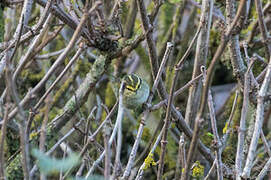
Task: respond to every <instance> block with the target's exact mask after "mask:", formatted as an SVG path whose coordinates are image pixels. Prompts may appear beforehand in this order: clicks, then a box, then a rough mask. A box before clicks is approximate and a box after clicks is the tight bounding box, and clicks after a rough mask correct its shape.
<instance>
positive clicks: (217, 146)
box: [208, 90, 223, 180]
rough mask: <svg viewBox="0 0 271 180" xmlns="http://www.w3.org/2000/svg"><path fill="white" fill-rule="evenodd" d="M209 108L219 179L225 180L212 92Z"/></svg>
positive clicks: (209, 96) (209, 98)
mask: <svg viewBox="0 0 271 180" xmlns="http://www.w3.org/2000/svg"><path fill="white" fill-rule="evenodd" d="M208 106H209V112H210V118H211V124H212V131H213V134H214V142H213V146H214V148H215V156H216V160H217V161H216V164H217V167H216V169H217V179H218V180H223V172H222V158H221V153H222V151H221V147H222V143H221V140H220V138H219V135H218V131H217V124H216V117H215V108H214V102H213V97H212V94H211V91H210V90H209V94H208Z"/></svg>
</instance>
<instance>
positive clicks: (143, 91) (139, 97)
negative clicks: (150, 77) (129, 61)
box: [123, 74, 150, 109]
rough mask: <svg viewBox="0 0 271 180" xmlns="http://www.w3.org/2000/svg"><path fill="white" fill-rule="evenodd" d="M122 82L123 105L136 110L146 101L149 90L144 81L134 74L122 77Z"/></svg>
mask: <svg viewBox="0 0 271 180" xmlns="http://www.w3.org/2000/svg"><path fill="white" fill-rule="evenodd" d="M123 81H124V83H125V85H124V91H123V104H124V105H125V107H126V108H128V109H136V108H138V107H139V106H141V105H142V104H143V103H145V102H146V101H147V99H148V97H149V94H150V88H149V85H148V83H147V82H146V81H145V80H144V79H142V78H140V77H139V76H137V75H136V74H129V75H126V76H124V78H123Z"/></svg>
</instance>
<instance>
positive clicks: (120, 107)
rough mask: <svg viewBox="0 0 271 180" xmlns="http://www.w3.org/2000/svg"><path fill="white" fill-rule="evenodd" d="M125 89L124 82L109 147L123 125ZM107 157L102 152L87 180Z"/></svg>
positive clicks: (120, 91) (90, 170)
mask: <svg viewBox="0 0 271 180" xmlns="http://www.w3.org/2000/svg"><path fill="white" fill-rule="evenodd" d="M123 88H124V82H123V81H122V83H121V85H120V90H119V109H118V115H117V120H116V123H115V126H114V129H113V132H112V133H111V136H110V139H109V142H108V145H109V147H110V146H111V145H112V143H113V140H114V138H115V136H116V133H117V130H118V126H119V123H121V121H122V118H123V113H124V105H123ZM104 156H105V151H103V152H102V154H101V155H100V156H99V158H98V159H97V160H96V161H95V162H94V163H93V164H92V167H91V168H90V169H89V171H88V172H87V174H86V178H88V177H89V176H90V175H91V174H92V173H93V172H94V170H95V168H96V167H97V166H98V164H99V163H100V162H101V161H102V160H103V158H104Z"/></svg>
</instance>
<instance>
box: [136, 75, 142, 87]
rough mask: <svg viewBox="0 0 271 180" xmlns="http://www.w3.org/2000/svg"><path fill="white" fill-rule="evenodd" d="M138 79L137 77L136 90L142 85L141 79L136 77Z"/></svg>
mask: <svg viewBox="0 0 271 180" xmlns="http://www.w3.org/2000/svg"><path fill="white" fill-rule="evenodd" d="M136 77H137V84H136V86H135V88H136V89H138V88H139V86H140V84H141V79H140V78H139V77H138V76H136Z"/></svg>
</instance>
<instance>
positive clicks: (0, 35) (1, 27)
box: [0, 8, 5, 42]
mask: <svg viewBox="0 0 271 180" xmlns="http://www.w3.org/2000/svg"><path fill="white" fill-rule="evenodd" d="M4 33H5V18H4V11H3V9H2V8H0V42H3V41H4Z"/></svg>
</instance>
